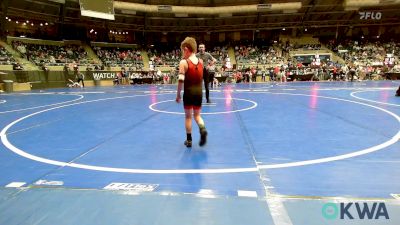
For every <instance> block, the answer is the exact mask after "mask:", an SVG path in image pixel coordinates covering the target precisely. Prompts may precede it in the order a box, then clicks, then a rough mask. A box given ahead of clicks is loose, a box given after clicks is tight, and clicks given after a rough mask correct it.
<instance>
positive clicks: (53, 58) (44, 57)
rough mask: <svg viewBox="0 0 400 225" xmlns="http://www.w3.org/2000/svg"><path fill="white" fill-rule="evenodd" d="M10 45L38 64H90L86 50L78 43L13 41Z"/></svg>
mask: <svg viewBox="0 0 400 225" xmlns="http://www.w3.org/2000/svg"><path fill="white" fill-rule="evenodd" d="M12 46H13V48H14V49H15V50H17V51H18V52H20V53H21V55H22V57H24V58H26V59H27V60H29V61H31V62H33V63H35V64H36V65H38V66H42V65H43V64H46V65H48V66H61V65H64V64H65V63H76V64H79V65H88V64H91V63H92V62H91V60H90V59H89V58H88V56H87V52H86V51H85V49H84V48H83V47H82V46H79V45H64V46H56V45H41V44H31V43H24V42H21V41H13V42H12Z"/></svg>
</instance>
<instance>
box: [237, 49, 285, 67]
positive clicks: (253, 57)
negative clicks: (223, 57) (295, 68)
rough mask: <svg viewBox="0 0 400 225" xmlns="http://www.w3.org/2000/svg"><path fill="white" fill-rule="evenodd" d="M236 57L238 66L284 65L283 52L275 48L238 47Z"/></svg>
mask: <svg viewBox="0 0 400 225" xmlns="http://www.w3.org/2000/svg"><path fill="white" fill-rule="evenodd" d="M235 57H236V62H237V63H238V64H276V63H282V62H283V61H284V57H282V52H281V51H278V50H277V49H276V48H274V46H263V47H259V46H253V45H236V46H235Z"/></svg>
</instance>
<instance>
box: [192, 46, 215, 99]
mask: <svg viewBox="0 0 400 225" xmlns="http://www.w3.org/2000/svg"><path fill="white" fill-rule="evenodd" d="M196 57H197V58H200V59H202V60H203V63H204V71H203V72H204V73H203V80H204V88H205V89H206V99H207V103H210V102H211V101H210V87H209V86H210V82H213V80H214V74H215V63H216V62H217V60H216V59H215V58H214V57H213V56H212V55H211V54H210V53H208V52H206V46H205V45H204V44H200V45H199V53H197V54H196Z"/></svg>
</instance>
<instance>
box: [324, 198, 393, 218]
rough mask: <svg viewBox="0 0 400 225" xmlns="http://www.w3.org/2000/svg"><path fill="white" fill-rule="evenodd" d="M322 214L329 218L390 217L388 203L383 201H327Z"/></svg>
mask: <svg viewBox="0 0 400 225" xmlns="http://www.w3.org/2000/svg"><path fill="white" fill-rule="evenodd" d="M322 216H323V217H324V218H325V219H327V220H334V219H342V220H344V219H350V220H354V219H360V220H364V219H369V220H372V219H375V220H377V219H387V220H388V219H389V214H388V211H387V209H386V205H385V203H383V202H380V203H377V202H370V203H367V202H363V203H359V202H354V203H353V202H349V203H331V202H330V203H326V204H324V205H323V206H322Z"/></svg>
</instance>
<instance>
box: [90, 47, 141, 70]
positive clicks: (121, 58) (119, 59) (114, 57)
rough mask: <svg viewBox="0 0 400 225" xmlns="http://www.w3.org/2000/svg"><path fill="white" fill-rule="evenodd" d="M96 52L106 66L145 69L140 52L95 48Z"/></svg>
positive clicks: (124, 49)
mask: <svg viewBox="0 0 400 225" xmlns="http://www.w3.org/2000/svg"><path fill="white" fill-rule="evenodd" d="M93 50H94V52H95V53H96V54H97V56H98V57H99V58H100V60H101V61H102V62H103V64H104V65H105V66H111V67H113V66H121V67H135V68H137V69H141V68H143V58H142V56H141V53H140V51H138V50H132V49H127V48H118V47H117V48H116V47H98V46H96V47H93Z"/></svg>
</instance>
